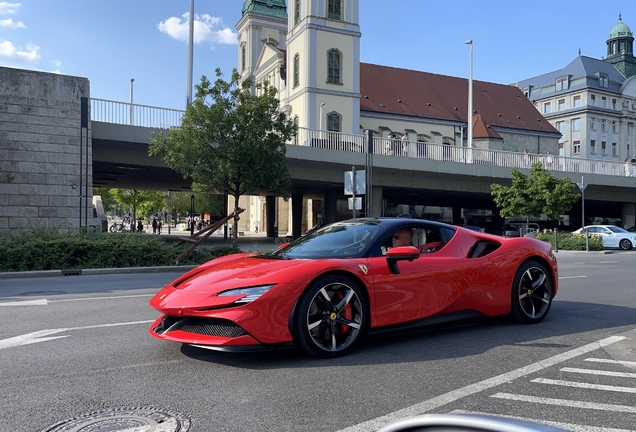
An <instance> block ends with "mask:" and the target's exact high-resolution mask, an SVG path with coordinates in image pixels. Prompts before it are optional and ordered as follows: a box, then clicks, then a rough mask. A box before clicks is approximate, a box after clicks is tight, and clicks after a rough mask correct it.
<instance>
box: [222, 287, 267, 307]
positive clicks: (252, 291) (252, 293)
mask: <svg viewBox="0 0 636 432" xmlns="http://www.w3.org/2000/svg"><path fill="white" fill-rule="evenodd" d="M274 287H275V285H261V286H255V287H248V288H237V289H231V290H228V291H223V292H220V293H218V294H217V295H218V296H219V297H228V296H240V295H243V296H245V297H242V298H240V299H238V300H237V301H235V302H234V303H237V304H245V303H251V302H253V301H254V300H256V299H257V298H259V297H260V296H262V295H263V294H265V293H266V292H267V291H269V290H270V289H272V288H274Z"/></svg>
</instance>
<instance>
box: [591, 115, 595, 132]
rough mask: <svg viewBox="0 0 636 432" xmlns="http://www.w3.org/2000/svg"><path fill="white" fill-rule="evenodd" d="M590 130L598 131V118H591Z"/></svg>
mask: <svg viewBox="0 0 636 432" xmlns="http://www.w3.org/2000/svg"><path fill="white" fill-rule="evenodd" d="M590 130H596V117H590Z"/></svg>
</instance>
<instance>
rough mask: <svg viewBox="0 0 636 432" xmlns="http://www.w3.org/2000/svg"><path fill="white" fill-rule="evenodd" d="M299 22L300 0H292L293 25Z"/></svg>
mask: <svg viewBox="0 0 636 432" xmlns="http://www.w3.org/2000/svg"><path fill="white" fill-rule="evenodd" d="M299 22H300V0H295V1H294V25H298V23H299Z"/></svg>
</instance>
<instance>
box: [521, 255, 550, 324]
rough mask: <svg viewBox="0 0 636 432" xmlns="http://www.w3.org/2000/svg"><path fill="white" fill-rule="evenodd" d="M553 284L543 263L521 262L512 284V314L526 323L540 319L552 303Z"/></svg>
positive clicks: (536, 321) (533, 322)
mask: <svg viewBox="0 0 636 432" xmlns="http://www.w3.org/2000/svg"><path fill="white" fill-rule="evenodd" d="M553 286H554V285H553V283H552V276H551V274H550V272H548V271H547V270H546V268H545V266H543V264H540V263H538V262H536V261H527V262H525V263H523V264H522V265H521V267H519V270H517V274H516V275H515V279H514V283H513V285H512V316H513V317H514V318H515V319H516V320H517V321H519V322H522V323H526V324H535V323H538V322H539V321H541V320H542V319H543V318H545V316H546V315H547V314H548V311H549V310H550V306H551V305H552V293H553Z"/></svg>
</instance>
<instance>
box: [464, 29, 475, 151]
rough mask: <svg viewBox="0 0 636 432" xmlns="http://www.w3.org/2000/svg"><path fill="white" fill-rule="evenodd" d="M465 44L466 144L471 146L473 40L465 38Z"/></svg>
mask: <svg viewBox="0 0 636 432" xmlns="http://www.w3.org/2000/svg"><path fill="white" fill-rule="evenodd" d="M464 43H465V44H467V45H470V62H469V65H468V115H467V116H466V123H467V125H468V126H467V129H468V131H467V132H468V134H467V139H468V146H467V147H469V148H470V147H472V146H473V40H472V39H470V40H467V41H466V42H464Z"/></svg>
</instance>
